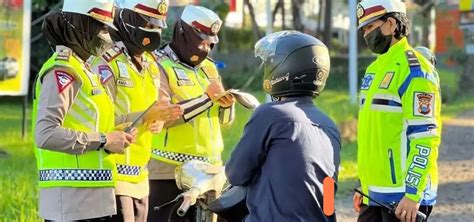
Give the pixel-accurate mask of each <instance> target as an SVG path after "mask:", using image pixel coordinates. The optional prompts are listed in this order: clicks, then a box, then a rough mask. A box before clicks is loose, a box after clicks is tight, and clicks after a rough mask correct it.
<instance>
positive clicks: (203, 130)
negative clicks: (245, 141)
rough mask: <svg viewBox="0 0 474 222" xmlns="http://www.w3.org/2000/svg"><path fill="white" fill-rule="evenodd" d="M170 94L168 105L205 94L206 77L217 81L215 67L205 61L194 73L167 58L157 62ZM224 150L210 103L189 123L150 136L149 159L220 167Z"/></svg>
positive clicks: (210, 62) (217, 109)
mask: <svg viewBox="0 0 474 222" xmlns="http://www.w3.org/2000/svg"><path fill="white" fill-rule="evenodd" d="M159 63H160V65H161V66H162V67H163V69H164V70H165V72H166V74H167V76H168V81H169V86H170V89H171V91H172V93H171V94H172V95H175V96H172V98H171V100H172V103H178V102H181V101H178V99H177V98H180V99H182V100H189V99H195V98H197V97H200V96H202V95H203V94H204V93H205V92H206V88H207V86H208V85H209V84H210V78H218V72H217V69H216V66H215V64H214V63H213V62H212V61H210V60H209V59H206V60H204V61H203V62H202V64H201V66H200V68H199V69H197V70H194V69H191V68H190V67H187V66H183V65H182V64H180V63H176V62H173V61H172V60H171V59H170V58H168V57H162V58H161V59H160V61H159ZM223 147H224V144H223V141H222V135H221V129H220V123H219V106H218V105H216V104H214V105H213V106H212V107H211V108H209V109H207V110H206V111H205V112H203V113H201V114H199V115H198V116H196V117H195V118H194V119H192V120H191V121H189V122H186V123H183V124H180V125H177V126H174V127H171V128H168V129H163V131H162V132H161V133H160V134H158V135H154V137H153V150H152V157H153V158H155V159H158V160H160V161H163V162H167V163H171V164H180V163H182V162H185V161H188V160H192V159H196V160H201V161H204V162H209V163H212V164H216V165H220V164H222V161H221V152H222V149H223Z"/></svg>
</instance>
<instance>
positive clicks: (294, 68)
mask: <svg viewBox="0 0 474 222" xmlns="http://www.w3.org/2000/svg"><path fill="white" fill-rule="evenodd" d="M255 57H259V58H261V59H262V61H263V67H264V75H263V78H264V82H263V88H264V90H265V92H267V93H268V94H270V95H271V96H273V97H291V96H318V95H319V94H320V93H321V91H322V90H323V89H324V86H325V85H326V80H327V78H328V75H329V68H330V59H329V52H328V49H327V47H326V46H325V45H324V43H322V42H321V41H320V40H318V39H317V38H315V37H313V36H310V35H307V34H304V33H301V32H298V31H280V32H276V33H273V34H271V35H268V36H266V37H264V38H262V39H260V40H259V41H258V42H257V43H256V44H255Z"/></svg>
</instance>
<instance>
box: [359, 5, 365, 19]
mask: <svg viewBox="0 0 474 222" xmlns="http://www.w3.org/2000/svg"><path fill="white" fill-rule="evenodd" d="M364 11H365V10H364V8H363V7H362V5H360V4H358V5H357V18H358V19H360V18H361V17H362V16H363V15H364Z"/></svg>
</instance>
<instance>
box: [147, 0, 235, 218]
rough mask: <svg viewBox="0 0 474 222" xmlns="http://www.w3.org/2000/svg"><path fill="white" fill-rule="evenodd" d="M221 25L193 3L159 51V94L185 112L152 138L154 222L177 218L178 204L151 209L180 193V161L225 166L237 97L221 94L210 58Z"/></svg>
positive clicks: (210, 13) (151, 188) (151, 213)
mask: <svg viewBox="0 0 474 222" xmlns="http://www.w3.org/2000/svg"><path fill="white" fill-rule="evenodd" d="M221 25H222V21H221V19H220V18H219V17H218V16H217V14H216V13H214V12H213V11H211V10H209V9H207V8H204V7H200V6H194V5H188V6H186V7H185V9H184V11H183V14H182V16H181V18H180V19H179V20H178V21H177V22H176V24H175V27H174V32H173V38H172V41H171V43H170V44H168V45H166V46H165V47H164V48H162V49H161V50H158V51H157V52H156V55H157V57H158V64H159V66H160V68H161V70H162V71H163V72H162V75H161V84H160V87H161V88H160V97H161V96H164V97H167V98H170V99H171V101H172V103H178V104H180V105H181V107H183V112H184V113H183V115H181V117H180V118H179V119H178V120H177V121H172V122H168V123H167V124H166V125H165V128H166V130H163V132H162V133H161V134H159V135H157V136H155V138H154V140H153V145H152V149H153V151H152V157H153V158H154V159H155V160H152V161H150V164H149V171H150V175H149V178H150V207H151V208H150V210H149V219H150V220H151V221H167V220H168V218H170V214H173V216H171V217H172V218H174V216H176V217H178V216H177V215H176V213H175V212H172V211H173V210H172V209H173V206H169V207H165V208H162V209H160V210H159V211H153V210H152V207H154V206H157V205H160V204H163V203H166V202H168V201H170V200H172V199H174V198H175V196H176V195H178V194H179V193H180V192H181V191H180V190H179V189H178V187H177V186H176V182H175V180H174V169H175V167H176V166H177V165H179V164H181V163H183V162H185V161H188V160H193V159H197V160H201V161H205V162H209V163H211V164H213V165H221V164H222V161H221V152H222V150H223V140H222V135H221V132H220V127H221V125H229V124H230V123H232V120H233V116H234V115H233V105H234V98H233V97H232V96H231V95H230V94H228V95H224V96H222V97H221V96H220V95H222V94H223V93H224V92H225V90H224V87H223V86H222V83H221V82H220V76H219V73H218V71H217V68H216V65H215V64H214V62H213V61H212V60H211V59H210V58H209V57H208V56H209V52H210V51H211V49H212V47H213V46H214V45H215V44H217V43H218V42H219V38H218V36H217V34H218V32H219V29H220V27H221ZM174 211H176V210H174ZM192 212H193V211H192V210H190V211H188V215H192ZM172 221H174V220H172Z"/></svg>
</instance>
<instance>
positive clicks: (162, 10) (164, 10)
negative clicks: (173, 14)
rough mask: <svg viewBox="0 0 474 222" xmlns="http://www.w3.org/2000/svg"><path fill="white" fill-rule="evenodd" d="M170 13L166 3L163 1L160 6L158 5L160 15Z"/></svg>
mask: <svg viewBox="0 0 474 222" xmlns="http://www.w3.org/2000/svg"><path fill="white" fill-rule="evenodd" d="M167 12H168V4H166V1H162V2H161V3H160V4H158V13H160V14H161V15H164V14H166V13H167Z"/></svg>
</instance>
